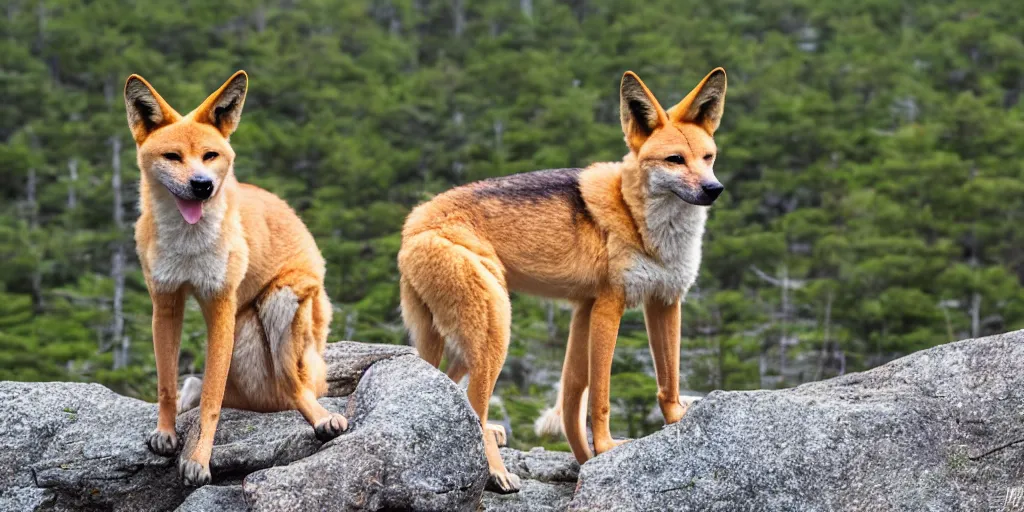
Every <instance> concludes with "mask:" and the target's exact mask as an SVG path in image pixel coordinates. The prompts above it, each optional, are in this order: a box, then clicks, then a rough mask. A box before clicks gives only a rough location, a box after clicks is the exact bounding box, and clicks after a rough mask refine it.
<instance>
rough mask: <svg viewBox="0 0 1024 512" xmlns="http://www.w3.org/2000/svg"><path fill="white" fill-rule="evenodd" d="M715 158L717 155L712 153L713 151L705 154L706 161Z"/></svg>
mask: <svg viewBox="0 0 1024 512" xmlns="http://www.w3.org/2000/svg"><path fill="white" fill-rule="evenodd" d="M714 159H715V155H712V154H711V153H708V154H706V155H704V161H705V162H708V163H710V162H711V161H712V160H714Z"/></svg>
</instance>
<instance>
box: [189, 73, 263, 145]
mask: <svg viewBox="0 0 1024 512" xmlns="http://www.w3.org/2000/svg"><path fill="white" fill-rule="evenodd" d="M248 88H249V75H247V74H245V71H236V72H235V74H234V75H231V78H229V79H228V81H227V82H224V85H222V86H220V89H217V92H215V93H213V94H211V95H210V97H209V98H206V101H204V102H203V104H202V105H199V107H198V108H196V109H195V111H194V112H193V113H192V116H193V119H195V120H196V121H197V122H200V123H208V124H212V125H213V126H214V128H217V130H219V131H220V133H221V134H222V135H224V137H228V136H229V135H231V134H232V133H234V131H235V129H236V128H238V123H239V121H241V120H242V104H244V103H245V92H246V90H248Z"/></svg>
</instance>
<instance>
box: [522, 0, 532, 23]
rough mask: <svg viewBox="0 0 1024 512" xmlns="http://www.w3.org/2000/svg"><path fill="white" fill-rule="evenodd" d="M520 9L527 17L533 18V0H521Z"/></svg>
mask: <svg viewBox="0 0 1024 512" xmlns="http://www.w3.org/2000/svg"><path fill="white" fill-rule="evenodd" d="M519 10H520V11H522V13H523V16H525V17H526V18H529V19H533V0H519Z"/></svg>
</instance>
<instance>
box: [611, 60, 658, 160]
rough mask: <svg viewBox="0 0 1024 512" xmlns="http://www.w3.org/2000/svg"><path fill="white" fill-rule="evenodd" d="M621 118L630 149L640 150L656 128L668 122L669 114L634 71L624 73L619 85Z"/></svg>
mask: <svg viewBox="0 0 1024 512" xmlns="http://www.w3.org/2000/svg"><path fill="white" fill-rule="evenodd" d="M619 119H620V121H621V122H622V133H623V135H625V136H626V145H627V146H629V149H630V151H632V152H634V153H636V152H638V151H640V146H643V145H644V142H646V141H647V139H648V138H649V137H650V136H651V133H653V132H654V130H656V129H658V128H659V127H661V126H664V125H666V124H668V115H667V114H666V113H665V110H664V109H663V108H661V105H660V104H659V103H658V100H657V99H655V98H654V95H653V94H651V91H650V90H649V89H647V86H646V85H644V83H643V82H642V81H641V80H640V77H638V76H636V73H633V72H632V71H626V73H625V74H624V75H622V85H621V86H620V87H619Z"/></svg>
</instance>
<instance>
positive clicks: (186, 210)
mask: <svg viewBox="0 0 1024 512" xmlns="http://www.w3.org/2000/svg"><path fill="white" fill-rule="evenodd" d="M174 202H175V203H177V204H178V211H179V212H180V213H181V216H182V218H184V219H185V222H188V223H189V224H195V223H197V222H199V219H201V218H203V202H202V201H198V200H195V199H182V198H180V197H178V196H177V195H175V196H174Z"/></svg>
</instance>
